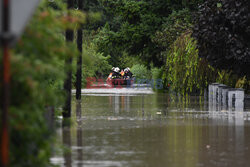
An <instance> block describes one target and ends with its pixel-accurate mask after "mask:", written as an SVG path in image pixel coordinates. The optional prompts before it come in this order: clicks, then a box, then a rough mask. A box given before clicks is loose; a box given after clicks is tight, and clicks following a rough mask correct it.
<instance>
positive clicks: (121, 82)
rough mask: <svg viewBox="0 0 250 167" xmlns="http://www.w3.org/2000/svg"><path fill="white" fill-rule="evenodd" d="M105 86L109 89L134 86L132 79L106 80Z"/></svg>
mask: <svg viewBox="0 0 250 167" xmlns="http://www.w3.org/2000/svg"><path fill="white" fill-rule="evenodd" d="M107 84H108V85H110V86H111V87H119V86H121V87H124V86H126V87H130V86H132V85H133V84H134V78H131V79H121V78H115V79H107Z"/></svg>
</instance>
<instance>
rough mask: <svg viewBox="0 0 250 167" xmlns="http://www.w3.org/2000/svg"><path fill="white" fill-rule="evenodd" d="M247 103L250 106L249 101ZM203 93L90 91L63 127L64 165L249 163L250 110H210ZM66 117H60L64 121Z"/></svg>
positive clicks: (229, 166)
mask: <svg viewBox="0 0 250 167" xmlns="http://www.w3.org/2000/svg"><path fill="white" fill-rule="evenodd" d="M245 106H246V105H245ZM208 108H209V105H208V103H207V102H206V101H205V102H204V100H203V98H201V97H189V98H187V99H181V98H177V97H175V96H172V97H171V96H169V95H167V94H87V95H85V96H83V97H82V100H81V102H76V101H74V102H73V118H72V122H73V123H72V125H71V127H64V128H58V130H57V133H58V138H57V140H58V143H59V145H60V144H62V145H64V146H68V147H69V149H70V150H71V151H70V152H69V151H67V150H66V151H65V150H64V151H63V149H59V148H58V149H57V150H58V151H57V152H55V154H54V155H53V157H52V158H51V162H52V163H53V164H57V165H59V166H65V167H81V166H86V167H90V166H91V167H92V166H93V167H116V166H117V167H120V166H122V167H123V166H124V167H248V166H250V110H249V108H247V107H246V108H244V111H243V112H242V111H240V110H239V111H238V110H237V111H234V109H228V110H220V111H208V110H209V109H208ZM59 122H61V121H59Z"/></svg>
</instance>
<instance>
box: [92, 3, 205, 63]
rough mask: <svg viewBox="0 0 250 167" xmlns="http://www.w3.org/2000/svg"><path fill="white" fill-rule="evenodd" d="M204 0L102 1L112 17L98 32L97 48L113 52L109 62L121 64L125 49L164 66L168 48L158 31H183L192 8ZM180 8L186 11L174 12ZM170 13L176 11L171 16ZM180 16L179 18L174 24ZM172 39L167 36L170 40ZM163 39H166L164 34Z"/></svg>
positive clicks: (146, 60)
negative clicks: (162, 42) (164, 52)
mask: <svg viewBox="0 0 250 167" xmlns="http://www.w3.org/2000/svg"><path fill="white" fill-rule="evenodd" d="M201 1H202V0H192V1H189V3H187V2H186V1H183V0H177V1H162V0H154V1H152V0H141V1H136V0H119V1H113V0H100V4H101V5H102V6H103V11H104V13H105V14H106V15H109V16H112V17H110V18H111V19H110V20H108V21H107V22H106V25H105V26H104V27H103V28H101V29H100V30H99V33H98V34H97V35H96V40H95V42H96V44H97V49H98V50H97V51H98V52H102V53H104V56H108V55H110V56H111V59H110V60H111V61H110V63H111V64H114V65H116V66H119V63H120V62H119V57H120V56H121V54H122V53H123V52H127V54H128V55H130V56H137V57H139V58H141V59H142V60H143V61H144V64H146V65H147V66H148V67H149V65H150V64H151V62H153V63H154V65H155V66H161V65H163V64H164V57H163V56H162V51H165V50H166V48H165V45H167V44H165V45H163V46H162V45H159V44H160V43H161V41H160V40H159V41H157V39H158V36H159V35H160V36H162V35H161V34H156V32H158V31H162V29H165V32H164V35H165V34H167V32H168V31H169V30H171V32H175V33H177V32H178V33H181V32H180V31H181V30H182V29H186V27H189V25H188V24H189V22H190V13H189V9H190V11H193V10H195V9H196V6H197V4H198V3H199V2H201ZM186 8H187V9H186ZM185 9H186V10H185ZM179 10H181V11H182V10H183V11H182V12H176V13H177V14H176V13H174V12H173V11H179ZM171 13H173V14H172V15H171V16H170V14H171ZM186 13H188V15H186ZM169 16H170V17H169ZM179 16H181V17H180V18H179V21H178V22H177V23H175V19H176V17H179ZM183 18H184V19H183ZM182 21H183V23H182ZM168 22H169V23H168ZM165 23H166V24H165ZM175 29H177V30H175ZM155 34H156V35H155ZM168 35H169V34H168ZM171 35H172V36H176V35H174V34H171ZM173 38H176V37H173ZM173 38H168V41H171V40H173ZM161 40H162V41H164V37H162V38H161ZM156 41H157V42H156Z"/></svg>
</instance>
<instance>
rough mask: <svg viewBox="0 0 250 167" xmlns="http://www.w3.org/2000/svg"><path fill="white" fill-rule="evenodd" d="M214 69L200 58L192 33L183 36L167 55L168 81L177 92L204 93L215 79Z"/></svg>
mask: <svg viewBox="0 0 250 167" xmlns="http://www.w3.org/2000/svg"><path fill="white" fill-rule="evenodd" d="M213 74H214V72H213V69H212V68H211V67H210V66H209V65H208V64H207V62H206V61H205V60H202V59H200V58H199V57H198V50H197V49H196V42H195V40H193V39H192V38H191V33H190V32H187V33H184V34H182V35H181V36H180V37H179V38H177V40H176V41H175V42H174V44H173V45H172V46H171V50H170V51H169V52H168V53H167V62H166V80H167V83H168V84H170V86H171V88H172V89H173V90H175V91H176V92H181V93H183V94H185V93H193V92H196V93H197V92H203V89H204V88H206V87H207V85H208V83H209V82H210V81H211V80H213V78H214V75H213Z"/></svg>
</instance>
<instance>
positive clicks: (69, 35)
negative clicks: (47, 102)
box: [63, 0, 74, 118]
mask: <svg viewBox="0 0 250 167" xmlns="http://www.w3.org/2000/svg"><path fill="white" fill-rule="evenodd" d="M67 4H68V9H73V8H74V0H67ZM73 40H74V32H73V30H66V41H67V42H73ZM65 69H66V70H67V71H66V79H65V81H64V90H65V92H66V94H67V95H66V101H65V105H64V107H63V117H64V118H69V117H70V116H71V89H72V56H71V55H70V56H69V57H67V58H66V60H65Z"/></svg>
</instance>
